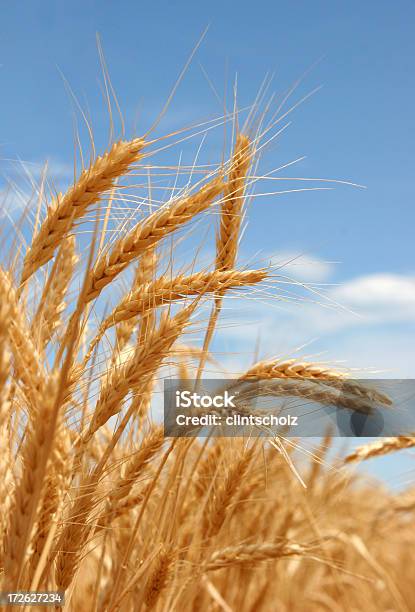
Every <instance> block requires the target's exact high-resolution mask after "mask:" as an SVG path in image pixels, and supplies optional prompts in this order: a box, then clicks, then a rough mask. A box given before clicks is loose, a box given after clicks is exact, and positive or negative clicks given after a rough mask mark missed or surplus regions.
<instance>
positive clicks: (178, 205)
mask: <svg viewBox="0 0 415 612" xmlns="http://www.w3.org/2000/svg"><path fill="white" fill-rule="evenodd" d="M222 190H223V182H222V180H221V179H220V178H215V179H213V180H212V181H211V182H210V183H207V184H206V185H204V186H203V187H202V188H201V189H200V190H199V191H198V192H196V193H195V194H193V195H189V196H187V197H184V198H180V199H178V200H176V201H173V202H171V203H170V204H169V205H166V206H163V207H162V208H160V209H159V210H157V211H155V212H154V213H152V214H151V215H150V216H149V217H147V218H146V219H144V220H143V221H141V222H140V223H138V224H137V225H136V226H135V228H133V229H132V230H131V231H130V232H129V233H128V234H127V236H125V237H124V238H121V239H120V240H118V241H117V242H116V243H115V245H114V246H113V247H112V249H111V251H110V253H109V254H107V255H104V256H102V257H101V258H100V259H99V260H98V262H97V263H96V265H95V266H94V269H93V271H92V272H91V275H90V281H89V287H88V289H87V291H86V293H85V301H86V302H89V301H91V300H93V299H94V298H96V297H98V295H99V294H100V293H101V291H102V290H103V288H104V287H106V286H107V285H108V284H109V283H111V282H112V280H113V279H114V278H115V277H116V276H117V275H118V274H119V273H120V272H122V271H123V270H124V269H125V268H126V267H127V266H128V264H129V263H130V262H131V261H133V260H134V259H137V258H138V257H139V256H140V255H141V254H142V253H144V251H146V250H147V249H148V248H150V247H151V246H154V245H155V244H157V243H158V242H159V241H160V240H162V239H163V238H165V237H166V236H168V235H169V234H171V233H172V232H174V231H175V230H176V229H178V228H179V227H180V226H182V225H184V224H185V223H187V222H188V221H190V220H191V219H192V218H193V217H195V216H196V215H197V214H199V213H201V212H203V211H204V210H206V209H207V208H208V207H209V206H210V205H211V204H212V201H213V200H214V199H215V198H216V197H217V196H218V195H219V194H220V193H221V192H222Z"/></svg>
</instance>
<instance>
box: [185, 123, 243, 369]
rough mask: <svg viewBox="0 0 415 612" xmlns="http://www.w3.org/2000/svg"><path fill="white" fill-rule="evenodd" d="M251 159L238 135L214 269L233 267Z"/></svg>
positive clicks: (215, 313) (214, 316) (218, 302)
mask: <svg viewBox="0 0 415 612" xmlns="http://www.w3.org/2000/svg"><path fill="white" fill-rule="evenodd" d="M251 160H252V151H251V142H250V140H249V138H247V136H244V135H243V134H238V136H237V138H236V143H235V149H234V153H233V156H232V161H231V168H230V171H229V176H228V180H227V182H226V185H225V189H224V197H223V202H222V208H221V216H220V227H219V235H218V237H217V240H216V269H217V270H230V269H232V268H233V267H234V266H235V262H236V257H237V253H238V240H239V232H240V228H241V221H242V210H243V205H244V191H245V182H246V175H247V173H248V170H249V166H250V163H251ZM224 293H225V290H223V291H222V292H221V293H220V294H219V295H218V296H217V297H216V299H215V304H214V306H213V310H212V313H211V315H210V318H209V322H208V326H207V329H206V335H205V338H204V342H203V353H202V356H201V359H200V362H199V367H198V371H197V378H198V379H199V378H200V376H201V375H202V372H203V368H204V366H205V363H206V356H207V353H208V350H209V345H210V342H211V340H212V337H213V333H214V331H215V327H216V324H217V321H218V318H219V315H220V311H221V308H222V299H223V295H224Z"/></svg>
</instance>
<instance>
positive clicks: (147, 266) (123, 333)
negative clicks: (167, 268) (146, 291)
mask: <svg viewBox="0 0 415 612" xmlns="http://www.w3.org/2000/svg"><path fill="white" fill-rule="evenodd" d="M156 266H157V255H156V253H155V249H154V248H151V249H148V251H146V252H145V253H143V255H142V256H141V257H140V260H139V262H138V265H137V268H136V272H135V275H134V282H133V286H132V289H131V294H134V293H137V292H139V291H140V289H141V288H144V286H145V285H147V283H150V282H151V281H152V280H153V278H154V275H155V271H156ZM140 314H141V313H140ZM140 314H136V315H133V316H131V317H129V318H128V319H125V320H122V321H121V322H120V323H119V324H118V325H117V327H116V351H117V353H120V352H121V351H122V350H123V348H124V347H125V346H126V344H127V342H128V341H129V339H130V337H131V334H132V333H133V331H134V328H135V326H136V325H137V324H138V322H139V320H140ZM144 327H145V324H144V322H143V320H142V319H141V321H140V328H141V334H142V335H143V337H145V335H146V334H145V330H144Z"/></svg>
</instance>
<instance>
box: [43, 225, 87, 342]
mask: <svg viewBox="0 0 415 612" xmlns="http://www.w3.org/2000/svg"><path fill="white" fill-rule="evenodd" d="M77 261H78V256H77V254H76V251H75V237H74V236H68V237H67V238H65V239H64V241H63V242H62V244H61V247H60V250H59V254H58V256H57V258H56V260H55V263H54V266H53V269H52V271H51V273H50V277H49V279H48V281H47V282H46V284H45V287H44V290H43V292H42V296H41V298H40V301H39V307H38V309H37V312H36V314H35V316H34V317H33V321H32V330H33V333H34V335H35V336H36V340H37V343H38V346H39V348H40V350H42V349H43V348H44V347H45V346H46V345H47V344H48V342H49V341H50V339H51V338H52V334H53V333H54V332H55V331H56V329H57V328H58V326H59V324H60V322H61V315H62V312H63V311H64V310H65V301H64V299H65V295H66V292H67V291H68V287H69V283H70V282H71V279H72V275H73V272H74V269H75V266H76V263H77Z"/></svg>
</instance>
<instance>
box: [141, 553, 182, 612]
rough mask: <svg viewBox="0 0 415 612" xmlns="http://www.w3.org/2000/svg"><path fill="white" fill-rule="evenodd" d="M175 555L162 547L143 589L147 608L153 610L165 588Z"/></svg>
mask: <svg viewBox="0 0 415 612" xmlns="http://www.w3.org/2000/svg"><path fill="white" fill-rule="evenodd" d="M175 559H176V557H175V555H174V553H173V552H172V551H171V550H168V549H167V550H166V549H162V550H161V551H160V553H159V554H158V556H157V558H156V561H155V563H154V567H153V571H152V573H151V574H150V576H149V578H148V581H147V584H146V587H145V590H144V601H145V604H146V609H147V610H153V609H154V607H155V605H156V604H157V601H158V599H159V597H160V595H161V592H162V591H163V590H164V589H165V587H166V585H167V582H168V579H169V577H170V575H171V573H172V570H173V566H174V562H175Z"/></svg>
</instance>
